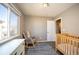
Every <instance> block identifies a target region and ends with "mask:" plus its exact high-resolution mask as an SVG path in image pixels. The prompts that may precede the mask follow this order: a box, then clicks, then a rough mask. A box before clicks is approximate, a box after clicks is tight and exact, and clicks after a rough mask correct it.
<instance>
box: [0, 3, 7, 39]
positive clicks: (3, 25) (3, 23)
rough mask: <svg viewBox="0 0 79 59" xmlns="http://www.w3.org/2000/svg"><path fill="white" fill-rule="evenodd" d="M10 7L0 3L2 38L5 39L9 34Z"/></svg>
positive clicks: (0, 32) (0, 33)
mask: <svg viewBox="0 0 79 59" xmlns="http://www.w3.org/2000/svg"><path fill="white" fill-rule="evenodd" d="M7 17H8V9H7V8H6V7H5V6H4V5H2V4H0V40H1V39H5V38H7V36H8V28H7V26H8V22H7V19H8V18H7Z"/></svg>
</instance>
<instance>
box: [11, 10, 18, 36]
mask: <svg viewBox="0 0 79 59" xmlns="http://www.w3.org/2000/svg"><path fill="white" fill-rule="evenodd" d="M17 28H18V15H17V14H15V13H14V12H12V11H11V14H10V36H15V35H16V34H17Z"/></svg>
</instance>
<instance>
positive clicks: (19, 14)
mask: <svg viewBox="0 0 79 59" xmlns="http://www.w3.org/2000/svg"><path fill="white" fill-rule="evenodd" d="M2 5H4V6H6V7H7V8H8V20H7V21H8V22H10V21H9V20H10V11H11V10H12V11H13V12H15V13H16V14H17V15H18V21H17V23H18V28H17V30H18V34H17V35H15V36H12V37H10V33H9V32H10V30H9V25H8V38H7V39H3V40H0V44H2V43H4V42H6V41H9V40H12V39H13V38H16V37H18V36H20V16H21V13H20V11H18V10H17V9H16V7H15V6H14V5H13V4H2Z"/></svg>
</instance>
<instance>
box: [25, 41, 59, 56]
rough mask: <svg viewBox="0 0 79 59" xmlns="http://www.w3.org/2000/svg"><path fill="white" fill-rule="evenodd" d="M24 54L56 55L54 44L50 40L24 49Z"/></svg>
mask: <svg viewBox="0 0 79 59" xmlns="http://www.w3.org/2000/svg"><path fill="white" fill-rule="evenodd" d="M25 54H26V55H58V53H57V52H56V51H55V44H54V43H52V42H42V43H38V44H36V45H35V47H33V48H29V49H26V52H25Z"/></svg>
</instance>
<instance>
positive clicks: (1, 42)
mask: <svg viewBox="0 0 79 59" xmlns="http://www.w3.org/2000/svg"><path fill="white" fill-rule="evenodd" d="M18 36H20V35H16V36H12V37H10V38H7V39H4V40H0V44H3V43H5V42H6V41H9V40H12V39H14V38H16V37H18Z"/></svg>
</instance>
